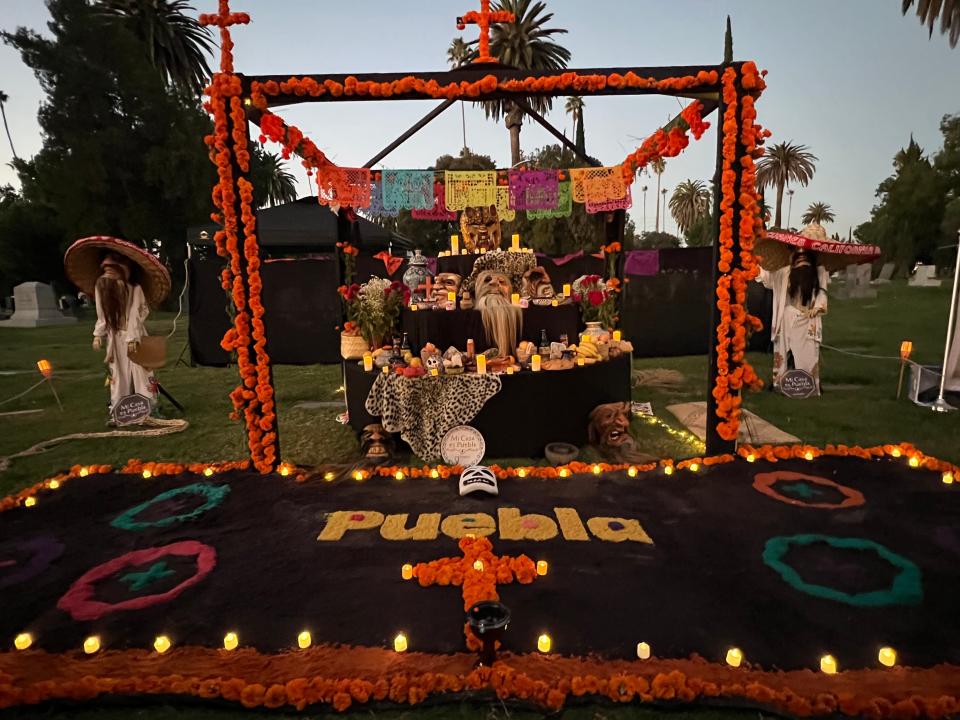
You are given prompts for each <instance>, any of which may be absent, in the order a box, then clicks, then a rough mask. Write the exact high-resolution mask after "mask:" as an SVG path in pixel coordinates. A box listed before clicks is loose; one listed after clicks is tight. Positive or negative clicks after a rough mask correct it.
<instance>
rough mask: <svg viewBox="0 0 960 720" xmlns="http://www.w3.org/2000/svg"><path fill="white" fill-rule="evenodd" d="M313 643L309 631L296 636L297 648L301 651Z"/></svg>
mask: <svg viewBox="0 0 960 720" xmlns="http://www.w3.org/2000/svg"><path fill="white" fill-rule="evenodd" d="M312 643H313V637H312V636H311V635H310V631H309V630H302V631H300V634H299V635H297V646H298V647H299V648H300V649H301V650H306V649H307V648H308V647H310V645H311V644H312Z"/></svg>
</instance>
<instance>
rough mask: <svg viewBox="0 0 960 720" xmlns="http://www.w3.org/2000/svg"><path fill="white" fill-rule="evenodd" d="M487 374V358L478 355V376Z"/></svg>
mask: <svg viewBox="0 0 960 720" xmlns="http://www.w3.org/2000/svg"><path fill="white" fill-rule="evenodd" d="M485 372H487V356H486V355H477V374H478V375H483V374H484V373H485Z"/></svg>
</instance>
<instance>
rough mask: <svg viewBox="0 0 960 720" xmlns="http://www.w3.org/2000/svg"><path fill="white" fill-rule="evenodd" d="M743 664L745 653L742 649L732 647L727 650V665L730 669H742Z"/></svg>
mask: <svg viewBox="0 0 960 720" xmlns="http://www.w3.org/2000/svg"><path fill="white" fill-rule="evenodd" d="M742 662H743V652H742V651H741V650H740V648H735V647H732V648H730V649H729V650H727V665H729V666H730V667H740V663H742Z"/></svg>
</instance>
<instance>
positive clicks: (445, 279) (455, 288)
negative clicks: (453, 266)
mask: <svg viewBox="0 0 960 720" xmlns="http://www.w3.org/2000/svg"><path fill="white" fill-rule="evenodd" d="M461 279H462V278H461V277H460V276H459V275H457V274H456V273H452V272H442V273H437V276H436V277H435V278H434V279H433V288H432V289H431V293H430V300H431V301H432V302H434V303H436V304H437V305H443V304H444V303H446V302H447V297H448V294H449V293H453V294H454V296H456V294H457V292H459V290H460V281H461Z"/></svg>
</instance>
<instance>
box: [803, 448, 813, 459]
mask: <svg viewBox="0 0 960 720" xmlns="http://www.w3.org/2000/svg"><path fill="white" fill-rule="evenodd" d="M803 459H804V460H813V453H812V452H810V451H809V450H807V451H806V452H805V453H804V454H803Z"/></svg>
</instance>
